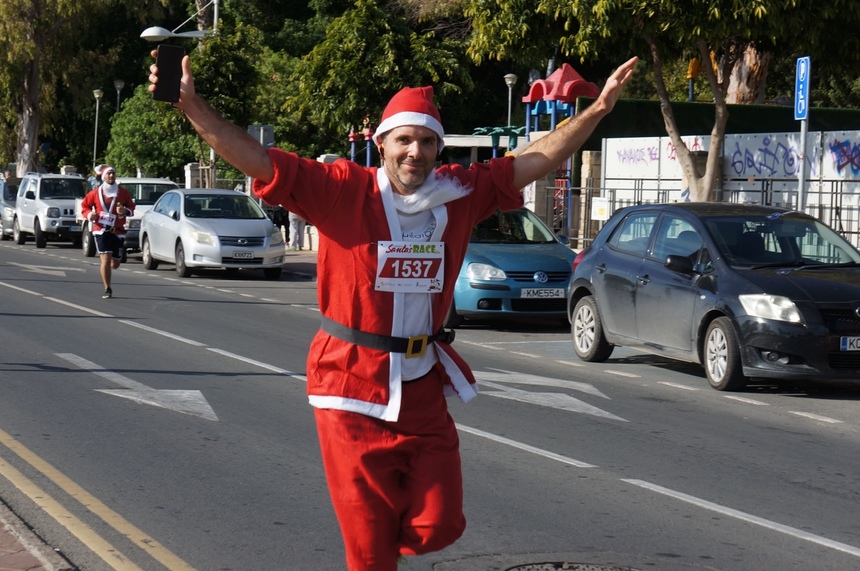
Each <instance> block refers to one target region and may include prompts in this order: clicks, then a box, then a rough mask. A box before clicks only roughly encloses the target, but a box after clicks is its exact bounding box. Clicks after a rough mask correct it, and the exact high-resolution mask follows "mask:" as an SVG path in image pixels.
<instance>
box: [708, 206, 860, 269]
mask: <svg viewBox="0 0 860 571" xmlns="http://www.w3.org/2000/svg"><path fill="white" fill-rule="evenodd" d="M704 223H705V225H706V226H707V228H708V230H709V232H710V233H711V236H712V237H713V238H714V241H715V242H716V244H717V248H718V249H719V250H720V253H721V254H722V256H723V257H724V258H725V259H726V260H728V262H729V263H730V264H732V265H735V266H745V267H765V266H828V265H834V264H857V263H860V252H858V251H857V249H856V248H854V247H853V246H852V245H851V244H850V243H848V242H847V241H846V240H845V239H844V238H842V237H841V236H840V235H839V234H837V233H836V232H834V231H833V230H832V229H830V228H829V227H828V226H827V225H825V224H822V223H821V222H819V221H818V220H816V219H814V218H811V217H809V216H804V215H801V214H799V213H789V212H786V213H782V212H777V213H774V214H771V215H769V216H754V217H732V216H725V217H710V218H704Z"/></svg>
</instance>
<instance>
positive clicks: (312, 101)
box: [284, 0, 472, 149]
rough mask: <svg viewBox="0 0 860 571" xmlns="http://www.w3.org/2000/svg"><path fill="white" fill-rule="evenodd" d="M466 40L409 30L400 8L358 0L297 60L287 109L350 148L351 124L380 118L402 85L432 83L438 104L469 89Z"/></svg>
mask: <svg viewBox="0 0 860 571" xmlns="http://www.w3.org/2000/svg"><path fill="white" fill-rule="evenodd" d="M463 57H464V46H463V45H462V44H461V43H458V42H456V41H455V40H450V39H438V38H436V37H435V35H434V34H432V33H426V34H423V35H419V34H418V33H416V32H414V31H412V30H411V29H410V28H409V26H408V23H407V21H406V20H405V18H404V17H403V16H402V15H401V14H397V13H392V12H391V11H390V10H385V9H384V8H383V7H382V6H380V5H379V3H378V2H376V1H375V0H357V2H356V3H355V7H354V8H353V9H351V10H348V11H347V12H346V13H344V14H343V15H342V16H341V17H339V18H336V19H334V20H333V21H332V22H331V24H330V25H329V27H328V30H327V32H326V38H325V40H323V41H322V42H321V43H320V44H318V45H317V46H316V47H315V48H314V49H313V51H312V52H311V53H310V54H308V55H307V56H306V57H304V58H302V60H301V61H300V62H298V64H297V65H296V68H295V70H294V72H293V74H292V75H291V76H290V78H289V81H290V82H291V83H293V84H294V89H287V90H286V95H287V98H286V101H285V105H284V110H285V111H286V112H287V113H288V114H290V115H292V116H293V118H294V120H295V121H296V123H300V124H305V123H309V124H311V125H314V126H316V127H317V128H318V129H319V135H320V136H321V137H322V138H323V139H322V141H321V142H322V144H323V145H325V146H327V147H328V148H329V149H332V148H339V149H342V148H344V146H345V140H346V135H347V133H348V131H349V126H350V125H360V124H361V120H362V118H363V117H364V116H365V115H369V116H370V117H371V121H374V122H378V117H379V116H380V115H381V113H382V109H383V108H384V106H385V104H386V103H387V102H388V100H389V98H390V97H391V95H393V94H394V93H395V92H396V91H398V90H399V89H400V88H402V87H403V86H405V85H409V86H416V85H428V84H432V85H434V87H435V89H436V97H437V104H438V105H440V106H444V103H445V101H446V100H447V99H451V98H453V97H455V96H459V95H461V94H462V93H463V91H464V90H469V89H471V87H472V81H471V78H470V77H469V75H468V73H467V71H468V69H467V68H466V67H464V66H463V65H462V60H463Z"/></svg>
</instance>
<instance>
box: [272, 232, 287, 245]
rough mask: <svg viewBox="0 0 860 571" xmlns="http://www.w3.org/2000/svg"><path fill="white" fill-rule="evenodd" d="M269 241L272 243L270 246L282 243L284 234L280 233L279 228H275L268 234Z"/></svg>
mask: <svg viewBox="0 0 860 571" xmlns="http://www.w3.org/2000/svg"><path fill="white" fill-rule="evenodd" d="M269 241H270V242H271V243H272V246H278V245H280V244H283V243H284V235H283V234H281V231H280V230H275V231H274V232H272V233H271V234H270V235H269Z"/></svg>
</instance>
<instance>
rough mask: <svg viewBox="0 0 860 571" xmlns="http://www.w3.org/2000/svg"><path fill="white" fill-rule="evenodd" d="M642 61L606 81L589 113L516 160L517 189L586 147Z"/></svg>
mask: <svg viewBox="0 0 860 571" xmlns="http://www.w3.org/2000/svg"><path fill="white" fill-rule="evenodd" d="M638 59H639V58H636V57H633V58H630V59H629V60H627V61H626V62H625V63H623V64H621V65H620V66H619V67H618V69H616V70H615V72H614V73H613V74H612V75H611V76H609V79H607V80H606V85H604V86H603V91H602V92H601V93H600V95H599V96H598V98H597V100H596V101H595V102H594V103H592V104H591V105H590V106H589V107H588V108H587V109H586V110H585V111H583V112H582V113H579V114H577V115H575V116H574V117H573V119H571V120H570V121H568V122H567V123H565V124H564V125H562V126H561V127H559V128H558V129H556V130H554V131H552V132H551V133H548V134H547V135H546V136H544V137H542V138H540V139H538V140H537V141H535V142H534V143H532V144H531V145H529V147H528V148H527V149H526V150H525V151H523V153H522V154H520V155H518V156H517V158H516V159H514V186H515V187H516V188H523V187H524V186H526V185H527V184H529V183H530V182H532V181H535V180H537V179H539V178H543V177H545V176H546V175H548V174H549V173H551V172H552V171H554V170H555V169H556V168H558V165H560V164H561V163H563V162H564V161H565V160H567V159H568V158H569V157H570V156H571V155H573V153H575V152H576V151H577V150H579V148H580V147H581V146H582V145H583V144H584V143H585V141H586V140H587V139H588V137H590V136H591V133H592V132H594V129H595V128H596V127H597V124H598V123H600V120H601V119H603V117H605V116H606V115H608V114H609V112H610V111H612V108H613V107H615V102H616V101H618V98H619V97H620V95H621V89H622V88H623V87H624V84H625V83H627V81H628V80H629V79H630V78H631V77H632V76H633V68H634V67H635V66H636V62H637V61H638Z"/></svg>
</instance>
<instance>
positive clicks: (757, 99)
mask: <svg viewBox="0 0 860 571" xmlns="http://www.w3.org/2000/svg"><path fill="white" fill-rule="evenodd" d="M770 60H771V54H770V53H769V52H760V51H759V50H758V49H757V48H756V46H755V44H752V43H751V44H747V46H746V47H745V48H744V52H743V57H741V58H738V60H737V61H736V62H735V65H734V66H733V67H732V73H731V75H730V77H729V87H728V90H727V91H726V102H727V103H733V104H744V103H746V104H750V103H753V104H759V105H760V104H763V103H764V91H765V87H766V86H767V70H768V67H770Z"/></svg>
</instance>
